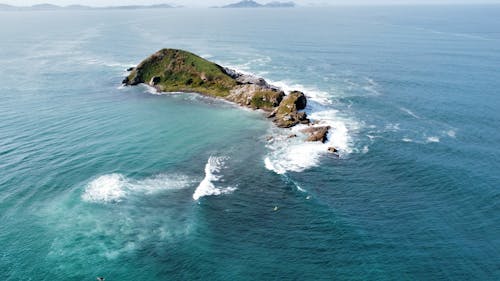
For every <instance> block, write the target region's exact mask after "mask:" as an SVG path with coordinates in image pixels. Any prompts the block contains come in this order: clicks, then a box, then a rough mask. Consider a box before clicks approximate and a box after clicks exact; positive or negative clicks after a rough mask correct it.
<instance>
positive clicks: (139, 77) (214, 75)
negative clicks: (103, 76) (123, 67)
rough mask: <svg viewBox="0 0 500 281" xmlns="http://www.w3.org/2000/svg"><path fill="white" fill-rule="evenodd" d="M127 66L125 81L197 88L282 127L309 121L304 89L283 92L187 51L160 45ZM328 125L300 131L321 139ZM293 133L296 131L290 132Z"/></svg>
mask: <svg viewBox="0 0 500 281" xmlns="http://www.w3.org/2000/svg"><path fill="white" fill-rule="evenodd" d="M128 70H129V71H130V74H129V75H128V76H127V77H126V78H125V79H124V80H123V84H125V85H129V86H134V85H137V84H141V83H144V84H148V85H150V86H152V87H155V88H156V89H157V90H158V91H163V92H196V93H200V94H203V95H207V96H212V97H217V98H222V99H225V100H228V101H231V102H234V103H237V104H239V105H241V106H245V107H249V108H252V109H261V110H264V111H266V112H268V118H272V119H273V122H274V123H275V124H276V126H278V127H281V128H290V127H293V126H295V125H297V124H310V121H309V119H308V118H307V114H306V113H305V112H304V109H305V108H306V106H307V98H306V96H305V95H304V93H302V92H299V91H292V92H290V93H289V94H288V95H285V93H284V92H283V91H282V90H281V89H279V88H278V87H275V86H273V85H270V84H268V83H267V82H266V80H264V79H262V78H259V77H255V76H252V75H248V74H243V73H239V72H237V71H235V70H232V69H229V68H224V67H222V66H220V65H218V64H215V63H213V62H210V61H208V60H206V59H204V58H201V57H199V56H197V55H195V54H193V53H190V52H187V51H183V50H176V49H162V50H160V51H158V52H156V53H154V54H153V55H151V56H150V57H148V58H147V59H145V60H144V61H142V62H141V63H140V64H139V65H138V66H137V67H133V68H129V69H128ZM329 129H330V127H329V126H321V127H316V126H315V127H313V126H310V127H309V128H307V129H305V130H302V132H303V133H305V134H307V135H308V137H307V139H306V141H313V142H314V141H321V142H323V143H324V142H326V140H327V136H328V131H329ZM294 137H297V135H296V134H292V135H290V138H294ZM268 141H269V140H268ZM329 151H330V150H329Z"/></svg>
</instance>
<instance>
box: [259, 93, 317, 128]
mask: <svg viewBox="0 0 500 281" xmlns="http://www.w3.org/2000/svg"><path fill="white" fill-rule="evenodd" d="M306 105H307V99H306V96H305V95H304V93H302V92H299V91H293V92H291V93H290V94H288V95H287V96H286V97H285V98H284V99H283V100H282V101H281V103H280V105H279V106H278V108H276V110H275V111H273V113H272V114H271V115H270V116H269V117H274V123H276V125H277V126H278V127H282V128H290V127H293V126H295V125H297V124H308V123H309V119H307V114H306V113H305V112H299V110H302V109H305V108H306Z"/></svg>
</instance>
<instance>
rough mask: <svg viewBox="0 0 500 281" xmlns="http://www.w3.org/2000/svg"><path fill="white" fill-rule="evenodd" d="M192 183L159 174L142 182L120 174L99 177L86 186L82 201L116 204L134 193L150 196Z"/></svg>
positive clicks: (178, 176)
mask: <svg viewBox="0 0 500 281" xmlns="http://www.w3.org/2000/svg"><path fill="white" fill-rule="evenodd" d="M192 183H193V180H190V179H189V178H188V177H187V176H182V175H166V174H161V175H157V176H154V177H151V178H146V179H143V180H135V179H131V178H128V177H126V176H124V175H122V174H107V175H103V176H100V177H98V178H96V179H94V180H92V181H91V182H89V183H88V184H87V186H86V187H85V191H84V193H83V194H82V199H83V200H84V201H87V202H94V203H116V202H120V201H122V200H124V199H125V198H126V197H127V196H128V195H130V194H134V193H141V194H152V193H156V192H159V191H163V190H175V189H182V188H186V187H188V186H189V185H190V184H192Z"/></svg>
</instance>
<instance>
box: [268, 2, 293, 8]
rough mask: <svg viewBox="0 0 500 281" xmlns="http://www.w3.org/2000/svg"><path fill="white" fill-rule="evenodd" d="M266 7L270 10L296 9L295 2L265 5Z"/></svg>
mask: <svg viewBox="0 0 500 281" xmlns="http://www.w3.org/2000/svg"><path fill="white" fill-rule="evenodd" d="M264 6H265V7H269V8H292V7H295V3H294V2H291V1H290V2H276V1H275V2H270V3H267V4H265V5H264Z"/></svg>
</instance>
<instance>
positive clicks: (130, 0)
mask: <svg viewBox="0 0 500 281" xmlns="http://www.w3.org/2000/svg"><path fill="white" fill-rule="evenodd" d="M238 1H239V0H0V3H3V4H9V5H15V6H30V5H34V4H41V3H50V4H55V5H61V6H65V5H72V4H81V5H88V6H118V5H149V4H162V3H168V4H176V5H182V6H187V7H208V6H215V5H225V4H229V3H234V2H238ZM271 1H274V0H257V2H260V3H267V2H271ZM281 1H290V0H281ZM294 2H295V3H297V4H298V5H301V6H325V5H367V4H368V5H370V4H371V5H374V4H399V5H404V4H479V3H495V4H500V0H294Z"/></svg>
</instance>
